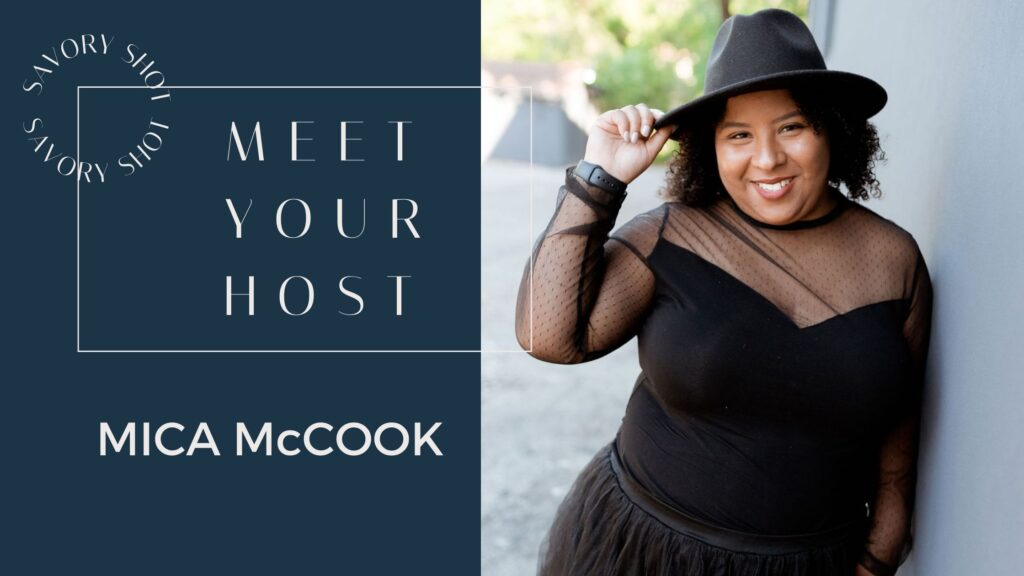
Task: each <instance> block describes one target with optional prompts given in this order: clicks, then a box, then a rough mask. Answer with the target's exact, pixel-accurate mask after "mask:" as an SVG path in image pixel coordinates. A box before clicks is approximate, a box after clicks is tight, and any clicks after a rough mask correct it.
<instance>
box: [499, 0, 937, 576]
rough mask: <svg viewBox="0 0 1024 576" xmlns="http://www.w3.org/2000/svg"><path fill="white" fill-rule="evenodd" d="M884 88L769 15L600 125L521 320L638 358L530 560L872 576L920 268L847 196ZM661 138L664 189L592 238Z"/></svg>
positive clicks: (596, 353)
mask: <svg viewBox="0 0 1024 576" xmlns="http://www.w3.org/2000/svg"><path fill="white" fill-rule="evenodd" d="M885 101H886V95H885V91H884V90H883V89H882V88H881V87H880V86H879V85H878V84H876V83H875V82H873V81H871V80H869V79H867V78H864V77H861V76H857V75H854V74H849V73H844V72H837V71H829V70H826V68H825V64H824V59H823V58H822V56H821V54H820V52H818V50H817V47H816V46H815V44H814V39H813V37H812V36H811V34H810V31H809V30H807V28H806V26H804V24H803V23H802V22H801V21H800V19H799V18H797V17H796V16H794V15H792V14H790V13H788V12H784V11H781V10H765V11H762V12H758V13H756V14H753V15H751V16H734V17H732V18H730V19H729V20H727V21H726V22H725V23H724V24H723V25H722V28H721V29H720V30H719V33H718V36H717V38H716V40H715V44H714V48H713V50H712V55H711V58H710V60H709V66H708V72H707V78H706V83H705V94H704V95H703V96H702V97H700V98H698V99H696V100H693V101H691V102H689V103H687V104H684V105H683V106H680V107H678V108H676V109H675V110H673V111H671V112H669V113H668V114H664V115H663V114H662V113H661V112H659V111H656V110H650V109H648V108H647V107H645V106H644V105H642V104H639V105H636V106H627V107H625V108H622V109H619V110H612V111H609V112H605V113H604V114H602V115H601V116H600V118H599V119H598V120H597V122H596V123H595V125H594V127H593V128H592V130H591V132H590V136H589V140H588V142H587V148H586V154H585V156H584V159H583V161H582V162H581V163H580V164H579V165H578V166H576V167H575V168H574V169H570V170H569V171H567V173H566V182H565V186H564V187H562V188H561V190H560V192H559V195H558V201H557V208H556V211H555V214H554V216H553V217H552V219H551V221H550V223H549V224H548V226H547V228H546V229H545V231H544V233H543V234H542V235H541V237H540V239H539V240H538V242H537V244H536V246H535V248H534V253H533V257H532V259H531V262H532V274H531V273H530V272H531V270H530V263H528V266H527V271H526V273H525V274H524V277H523V283H522V284H521V286H520V293H519V299H518V303H517V309H516V318H517V336H518V338H519V342H520V344H521V345H522V346H523V347H524V348H526V349H528V350H529V351H530V353H531V354H532V355H533V356H535V357H537V358H540V359H542V360H546V361H549V362H557V363H563V364H569V363H577V362H586V361H589V360H593V359H596V358H599V357H601V356H603V355H605V354H607V353H609V352H611V351H612V350H614V349H616V348H617V347H619V346H621V345H622V344H623V343H625V342H626V341H628V340H629V339H630V338H632V337H633V336H634V335H636V336H637V337H638V340H639V354H640V364H641V367H642V372H641V374H640V377H639V378H638V380H637V383H636V386H635V387H634V390H633V393H632V396H631V397H630V400H629V403H628V406H627V408H626V414H625V417H624V418H623V421H622V425H621V428H620V429H619V432H618V434H617V435H616V438H615V439H614V441H613V442H612V443H611V444H609V445H607V446H605V447H604V448H602V449H601V450H600V451H599V452H598V454H597V455H596V456H595V457H594V459H593V460H592V461H591V462H590V463H589V464H588V465H587V466H586V467H585V469H584V470H583V472H582V473H581V474H580V476H579V478H578V479H577V481H576V483H575V484H574V486H573V488H572V489H571V490H570V493H569V494H568V496H567V497H566V499H565V501H564V502H563V503H562V505H561V506H560V507H559V510H558V513H557V515H556V519H555V522H554V524H553V525H552V527H551V530H550V531H549V533H548V535H547V540H546V542H545V545H544V546H543V547H542V548H543V550H542V554H541V562H540V572H541V573H542V574H552V575H554V574H559V575H563V574H572V575H600V574H609V575H610V574H636V575H641V574H642V575H668V574H672V575H684V576H725V575H748V574H749V575H753V574H756V575H759V576H781V575H787V576H793V575H811V574H814V575H826V576H830V575H842V576H849V575H858V576H867V575H869V574H874V575H876V576H883V575H887V574H893V573H895V570H896V568H897V567H898V566H899V565H900V564H901V563H902V562H903V560H904V559H905V558H906V555H907V553H908V552H909V550H910V547H911V518H912V513H913V497H914V485H915V466H916V453H917V434H918V418H919V416H918V414H919V404H920V394H921V389H922V385H923V379H924V366H925V360H926V356H927V350H928V338H929V330H930V319H931V284H930V279H929V275H928V270H927V267H926V266H925V262H924V260H923V258H922V256H921V252H920V250H919V249H918V246H917V244H916V242H915V241H914V239H913V237H912V236H911V235H910V234H909V233H907V232H906V231H904V230H903V229H902V228H900V227H899V226H897V225H896V224H894V223H893V222H891V221H889V220H886V219H885V218H882V217H881V216H879V215H877V214H876V213H874V212H873V211H871V210H869V209H867V208H865V207H863V206H861V205H860V204H858V203H857V202H855V201H854V200H859V199H866V198H867V197H868V195H869V192H872V191H874V192H876V193H877V190H878V184H877V181H876V179H875V177H874V173H873V165H874V161H875V160H876V159H877V158H879V157H880V156H881V150H880V149H879V144H878V137H877V133H876V132H875V129H874V127H873V126H872V125H871V124H870V123H869V122H868V121H867V119H868V118H870V117H871V116H872V115H874V114H875V113H877V112H878V111H879V110H880V109H881V108H882V107H883V106H884V105H885ZM670 137H674V138H676V139H678V140H679V141H680V152H679V154H678V155H677V156H676V157H675V159H674V160H673V162H672V165H671V167H670V170H669V173H668V187H667V192H668V195H669V196H670V197H671V198H670V200H671V201H669V202H666V203H664V204H662V205H661V206H658V207H657V208H654V209H653V210H650V211H648V212H645V213H643V214H640V215H639V216H637V217H635V218H633V219H632V220H630V221H629V222H627V223H625V224H624V225H623V226H621V227H620V228H619V229H618V230H616V231H615V233H614V234H611V235H610V236H609V232H610V231H611V229H612V227H613V225H614V221H615V218H616V214H617V211H618V208H619V206H620V205H621V203H622V199H623V198H624V196H625V188H626V186H627V185H628V184H629V182H630V181H632V180H633V179H634V178H636V177H637V176H638V175H639V174H641V173H642V172H643V171H644V170H645V169H646V168H647V167H648V166H649V165H650V164H651V163H652V162H653V160H654V158H655V156H656V154H657V153H658V151H659V150H660V149H661V148H662V146H663V145H664V144H665V143H666V141H667V140H668V138H670ZM839 186H845V188H846V194H845V195H844V194H843V193H842V192H840V190H839ZM876 195H877V194H876ZM531 276H532V281H531Z"/></svg>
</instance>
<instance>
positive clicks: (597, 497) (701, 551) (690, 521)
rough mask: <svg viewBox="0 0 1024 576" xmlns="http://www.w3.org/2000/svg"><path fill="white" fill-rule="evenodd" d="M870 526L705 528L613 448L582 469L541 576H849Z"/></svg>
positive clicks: (546, 548)
mask: <svg viewBox="0 0 1024 576" xmlns="http://www.w3.org/2000/svg"><path fill="white" fill-rule="evenodd" d="M866 529H867V521H866V519H865V520H864V521H859V520H858V521H856V522H852V523H850V524H847V525H844V526H841V527H838V528H836V529H833V530H829V531H828V532H820V533H814V534H800V535H782V536H780V535H760V534H750V533H746V532H737V531H733V530H728V529H723V528H719V527H715V526H711V525H708V524H706V523H704V522H702V521H700V520H697V519H694V518H692V517H690V516H687V515H685V514H683V513H682V512H680V511H679V510H677V509H675V508H672V507H670V506H668V505H666V504H664V503H662V502H660V501H659V500H657V499H656V498H655V497H654V496H652V495H651V494H650V493H649V492H647V491H646V490H645V489H644V488H643V487H642V486H640V485H639V484H637V482H636V480H635V479H633V478H632V477H631V476H630V475H629V473H628V471H627V470H625V469H624V468H623V466H622V464H621V462H620V461H619V458H618V452H617V450H616V446H615V442H612V443H611V444H608V445H607V446H605V447H604V448H602V449H601V450H600V451H598V453H597V454H596V455H595V456H594V458H593V459H592V460H591V461H590V463H589V464H587V466H586V467H585V468H584V469H583V472H581V473H580V475H579V477H578V478H577V479H576V482H575V483H574V484H573V486H572V488H571V489H570V491H569V494H568V495H567V496H566V497H565V500H564V501H563V502H562V504H561V505H560V506H559V508H558V512H557V514H556V516H555V521H554V523H553V524H552V526H551V528H550V530H549V531H548V533H547V535H546V537H545V539H544V542H543V543H542V544H541V550H540V559H539V570H538V574H540V575H541V576H625V575H630V576H634V575H635V576H668V575H672V576H812V575H813V576H852V575H853V573H854V569H855V567H856V564H857V560H858V559H859V557H860V553H861V551H862V550H863V546H864V537H865V535H866Z"/></svg>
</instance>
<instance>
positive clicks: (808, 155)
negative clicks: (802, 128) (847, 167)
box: [790, 136, 829, 175]
mask: <svg viewBox="0 0 1024 576" xmlns="http://www.w3.org/2000/svg"><path fill="white" fill-rule="evenodd" d="M790 157H791V158H793V159H795V160H796V161H797V162H798V163H799V164H800V167H801V168H802V169H803V170H805V171H807V172H810V173H814V174H821V175H824V174H826V173H827V172H828V162H829V152H828V145H827V144H826V143H825V140H824V139H823V138H820V137H815V136H812V137H807V138H801V139H799V140H797V141H795V142H793V145H792V146H791V147H790Z"/></svg>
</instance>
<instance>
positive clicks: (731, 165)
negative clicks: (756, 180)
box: [715, 146, 747, 181]
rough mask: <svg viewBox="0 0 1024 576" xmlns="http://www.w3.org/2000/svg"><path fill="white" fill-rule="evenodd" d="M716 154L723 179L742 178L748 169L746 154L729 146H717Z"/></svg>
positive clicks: (733, 179) (719, 172) (719, 171)
mask: <svg viewBox="0 0 1024 576" xmlns="http://www.w3.org/2000/svg"><path fill="white" fill-rule="evenodd" d="M715 156H716V158H717V159H718V174H719V175H720V176H721V177H722V180H730V181H735V180H740V179H742V178H743V173H744V171H745V170H746V165H747V161H746V155H745V154H744V153H742V152H740V151H738V150H736V149H730V148H729V147H728V146H724V147H723V146H719V147H716V148H715Z"/></svg>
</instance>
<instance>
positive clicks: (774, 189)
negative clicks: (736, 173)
mask: <svg viewBox="0 0 1024 576" xmlns="http://www.w3.org/2000/svg"><path fill="white" fill-rule="evenodd" d="M790 180H792V178H788V179H786V180H779V181H778V182H776V183H775V184H765V183H764V182H756V184H757V185H758V186H760V187H761V189H762V190H767V191H768V192H778V191H779V190H782V189H783V188H785V187H786V186H788V185H789V181H790Z"/></svg>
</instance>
